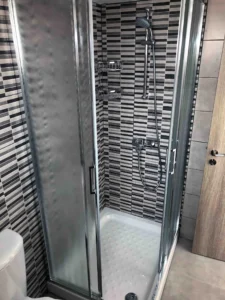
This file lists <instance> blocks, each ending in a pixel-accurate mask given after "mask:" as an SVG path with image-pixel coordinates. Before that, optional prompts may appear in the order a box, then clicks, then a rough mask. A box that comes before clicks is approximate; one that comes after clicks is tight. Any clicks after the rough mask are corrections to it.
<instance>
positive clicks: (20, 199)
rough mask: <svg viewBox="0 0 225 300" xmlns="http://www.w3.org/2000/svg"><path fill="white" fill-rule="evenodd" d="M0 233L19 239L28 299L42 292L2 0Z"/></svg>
mask: <svg viewBox="0 0 225 300" xmlns="http://www.w3.org/2000/svg"><path fill="white" fill-rule="evenodd" d="M0 72H1V73H0V84H1V87H0V103H1V104H0V105H1V110H0V118H1V119H0V126H1V127H0V132H1V133H0V176H1V177H0V231H1V230H3V229H4V228H11V229H13V230H15V231H16V232H18V233H20V234H21V235H22V236H23V239H24V247H25V256H26V270H27V284H28V285H27V289H28V295H29V296H32V297H38V296H41V295H43V293H44V291H45V290H46V279H47V266H46V256H45V247H44V241H43V233H42V227H41V222H40V212H39V205H38V199H37V191H36V186H35V177H34V171H33V164H32V158H31V151H30V144H29V139H28V132H27V124H26V119H25V112H24V103H23V98H22V93H21V87H20V80H19V73H18V66H17V61H16V56H15V50H14V45H13V40H12V32H11V25H10V20H9V11H8V2H7V1H5V0H0Z"/></svg>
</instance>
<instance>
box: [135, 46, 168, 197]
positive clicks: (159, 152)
mask: <svg viewBox="0 0 225 300" xmlns="http://www.w3.org/2000/svg"><path fill="white" fill-rule="evenodd" d="M152 56H153V84H154V89H153V91H154V116H155V128H156V139H157V150H158V156H159V167H160V172H159V173H160V174H159V178H158V181H157V185H156V186H155V187H151V186H149V185H148V184H146V181H145V179H144V178H143V175H142V170H141V151H142V149H141V148H136V150H137V154H138V170H139V174H140V179H141V182H142V184H143V186H144V188H145V189H146V190H148V191H151V192H155V191H156V190H157V189H158V187H159V186H160V184H161V182H162V172H163V170H162V157H161V151H160V137H159V127H158V119H157V99H156V63H155V44H154V43H152ZM148 99H149V95H148Z"/></svg>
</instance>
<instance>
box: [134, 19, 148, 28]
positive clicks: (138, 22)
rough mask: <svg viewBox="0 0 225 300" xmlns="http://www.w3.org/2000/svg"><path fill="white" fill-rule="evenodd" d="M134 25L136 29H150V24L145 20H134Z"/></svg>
mask: <svg viewBox="0 0 225 300" xmlns="http://www.w3.org/2000/svg"><path fill="white" fill-rule="evenodd" d="M136 25H137V26H138V27H142V28H145V29H150V28H151V25H150V22H149V20H147V19H146V18H137V19H136Z"/></svg>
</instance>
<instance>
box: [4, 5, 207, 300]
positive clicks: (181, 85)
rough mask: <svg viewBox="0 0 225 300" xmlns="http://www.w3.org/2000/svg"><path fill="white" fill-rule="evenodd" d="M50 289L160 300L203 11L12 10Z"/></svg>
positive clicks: (61, 293)
mask: <svg viewBox="0 0 225 300" xmlns="http://www.w3.org/2000/svg"><path fill="white" fill-rule="evenodd" d="M9 7H10V16H11V23H12V28H13V38H14V44H15V48H16V52H17V62H18V67H19V68H18V69H19V73H20V79H21V91H22V96H23V100H24V101H25V103H26V116H27V123H26V124H24V130H25V131H26V130H27V131H28V132H29V138H30V143H31V148H32V159H33V164H34V167H35V177H36V184H37V188H38V198H39V202H40V207H41V215H42V224H43V228H44V235H45V243H46V251H47V260H48V267H49V274H50V280H49V283H48V287H49V290H50V291H51V292H52V293H54V294H55V295H57V296H58V297H62V298H63V299H66V300H67V299H105V300H111V299H117V300H120V299H121V300H122V299H139V300H150V299H160V293H161V290H162V284H163V282H164V280H165V276H166V273H167V270H168V267H169V264H170V261H171V257H172V254H173V250H174V247H175V245H176V240H177V235H178V229H179V215H180V206H181V200H182V191H183V183H184V171H185V162H186V149H187V144H188V135H189V127H190V119H191V112H192V103H193V98H194V91H195V85H196V72H197V64H198V57H199V49H200V42H201V33H202V24H203V13H204V7H205V5H204V4H203V3H202V1H200V0H181V1H179V0H177V1H168V3H164V4H162V1H160V0H140V1H126V0H124V1H123V0H121V1H118V0H114V1H113V0H112V1H108V0H105V1H104V0H98V1H91V0H48V1H46V0H39V1H35V0H9Z"/></svg>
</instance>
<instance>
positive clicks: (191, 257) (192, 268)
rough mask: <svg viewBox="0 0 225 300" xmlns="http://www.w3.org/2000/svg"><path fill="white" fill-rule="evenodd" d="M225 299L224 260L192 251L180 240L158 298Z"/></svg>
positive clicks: (168, 299) (188, 242) (188, 244)
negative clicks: (164, 284) (161, 292)
mask: <svg viewBox="0 0 225 300" xmlns="http://www.w3.org/2000/svg"><path fill="white" fill-rule="evenodd" d="M199 299H204V300H222V299H223V300H225V262H222V261H217V260H214V259H210V258H207V257H203V256H199V255H195V254H193V253H191V242H190V241H187V240H184V239H180V241H179V243H178V245H177V248H176V251H175V255H174V258H173V261H172V264H171V268H170V271H169V275H168V278H167V282H166V286H165V289H164V293H163V296H162V299H161V300H199Z"/></svg>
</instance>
